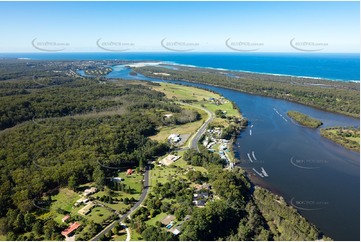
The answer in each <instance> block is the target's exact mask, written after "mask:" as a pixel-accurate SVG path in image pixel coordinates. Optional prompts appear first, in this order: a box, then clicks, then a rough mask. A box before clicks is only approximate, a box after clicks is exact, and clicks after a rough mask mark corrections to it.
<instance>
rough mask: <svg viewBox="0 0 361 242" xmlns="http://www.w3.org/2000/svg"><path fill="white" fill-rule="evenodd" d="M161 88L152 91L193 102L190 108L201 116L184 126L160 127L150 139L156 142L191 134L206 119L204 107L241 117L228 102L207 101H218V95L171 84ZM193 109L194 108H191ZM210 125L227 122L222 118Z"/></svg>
mask: <svg viewBox="0 0 361 242" xmlns="http://www.w3.org/2000/svg"><path fill="white" fill-rule="evenodd" d="M160 85H161V86H157V87H153V89H155V90H157V91H160V92H163V93H164V94H165V95H166V97H167V98H169V99H174V100H178V101H181V100H194V101H196V102H193V103H192V104H191V106H193V107H195V108H196V110H197V111H198V112H199V113H200V114H201V117H202V118H201V120H199V121H197V122H193V123H188V124H184V125H177V126H173V127H162V128H160V130H159V133H158V134H156V135H154V136H151V137H150V138H151V139H153V140H157V141H165V140H166V139H167V138H168V137H169V135H170V134H172V133H178V134H193V133H194V132H195V131H196V130H197V129H198V128H199V127H200V126H201V125H202V124H203V122H204V121H205V120H206V119H207V118H208V114H207V113H206V112H205V111H204V110H202V109H201V108H202V107H204V108H206V109H208V110H210V111H211V112H213V113H214V112H215V111H216V110H222V111H225V112H226V115H227V116H236V117H241V114H240V113H239V111H238V110H237V109H234V108H233V105H232V103H231V102H230V101H228V100H225V101H223V103H222V104H219V105H216V104H215V103H213V102H211V101H209V98H214V99H220V98H221V96H220V95H219V94H215V93H212V92H209V91H206V90H203V89H198V88H195V87H188V86H181V85H176V84H172V83H160ZM182 108H191V107H190V106H188V105H183V107H182ZM193 109H194V108H193ZM212 124H216V126H224V127H227V126H228V122H227V120H225V119H222V118H215V119H214V120H213V122H212Z"/></svg>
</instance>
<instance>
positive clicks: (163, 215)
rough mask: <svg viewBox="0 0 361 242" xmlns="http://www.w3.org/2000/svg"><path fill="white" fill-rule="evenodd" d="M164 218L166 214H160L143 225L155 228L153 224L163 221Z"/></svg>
mask: <svg viewBox="0 0 361 242" xmlns="http://www.w3.org/2000/svg"><path fill="white" fill-rule="evenodd" d="M165 216H167V213H160V214H158V215H157V216H155V217H154V218H151V219H149V220H147V221H146V222H145V223H146V224H148V225H153V226H155V223H156V222H157V221H160V220H162V219H164V217H165Z"/></svg>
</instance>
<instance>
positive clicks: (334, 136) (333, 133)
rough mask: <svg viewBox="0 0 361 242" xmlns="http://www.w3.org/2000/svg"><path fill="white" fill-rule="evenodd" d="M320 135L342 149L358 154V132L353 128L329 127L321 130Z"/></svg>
mask: <svg viewBox="0 0 361 242" xmlns="http://www.w3.org/2000/svg"><path fill="white" fill-rule="evenodd" d="M320 134H321V135H322V136H323V137H325V138H327V139H329V140H332V141H333V142H335V143H337V144H340V145H342V146H343V147H345V148H347V149H350V150H353V151H357V152H360V130H359V129H356V128H354V127H330V128H326V129H321V130H320Z"/></svg>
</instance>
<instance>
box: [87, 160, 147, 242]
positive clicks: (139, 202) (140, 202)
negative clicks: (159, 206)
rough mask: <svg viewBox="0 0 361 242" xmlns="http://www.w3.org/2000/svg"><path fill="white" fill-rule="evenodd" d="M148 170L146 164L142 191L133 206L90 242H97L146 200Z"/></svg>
mask: <svg viewBox="0 0 361 242" xmlns="http://www.w3.org/2000/svg"><path fill="white" fill-rule="evenodd" d="M149 170H150V164H148V165H147V166H146V168H145V173H144V189H143V191H142V194H141V195H140V198H139V200H138V202H137V203H135V204H134V206H133V207H132V208H131V209H130V211H128V212H127V213H125V214H123V215H121V216H120V217H119V219H118V220H116V221H114V222H113V223H111V224H109V225H108V226H107V227H105V229H103V230H102V231H101V232H100V233H99V234H97V235H96V236H95V237H94V238H92V239H91V241H97V240H99V238H100V236H102V235H103V234H106V233H108V232H109V231H110V230H112V229H113V228H114V226H115V225H116V224H117V223H121V222H122V221H123V220H124V219H125V218H126V217H128V216H129V215H130V214H131V213H132V212H133V211H134V210H136V209H137V208H138V207H139V206H140V205H141V204H142V203H143V201H144V199H145V198H146V196H147V194H148V192H149V180H150V176H149Z"/></svg>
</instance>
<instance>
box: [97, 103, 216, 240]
mask: <svg viewBox="0 0 361 242" xmlns="http://www.w3.org/2000/svg"><path fill="white" fill-rule="evenodd" d="M181 104H182V105H188V106H191V107H194V106H192V105H189V104H187V103H181ZM195 108H199V109H202V110H203V111H205V112H206V113H207V114H208V116H209V117H208V119H207V120H206V121H205V122H204V123H203V124H202V126H201V127H200V128H199V129H198V130H197V132H196V133H195V134H194V135H193V137H192V139H191V141H190V148H193V149H196V150H197V151H198V152H199V148H198V142H199V139H200V138H201V137H202V135H203V134H204V133H205V132H206V129H207V126H208V124H209V123H210V122H212V120H213V119H214V114H213V113H212V112H211V111H209V110H208V109H206V108H203V107H195ZM149 171H150V164H149V163H148V165H147V166H146V167H145V173H144V189H143V191H142V194H141V196H140V198H139V200H138V202H137V203H135V204H134V206H133V207H132V208H131V209H130V210H129V211H128V212H127V213H125V214H123V215H119V219H118V220H116V221H114V222H112V223H111V224H109V225H108V226H107V227H105V228H104V229H103V230H102V231H100V232H99V233H98V234H97V235H96V236H94V237H93V238H92V239H91V241H97V240H99V238H100V236H102V235H104V234H106V233H108V232H109V231H110V230H112V229H113V228H114V226H115V225H116V224H117V223H121V222H122V221H123V220H124V219H125V218H126V217H128V216H129V215H130V214H131V213H132V212H133V211H134V210H136V209H137V208H138V207H139V206H140V205H141V204H142V203H143V201H144V199H145V198H146V197H147V194H148V192H149V181H150V176H149Z"/></svg>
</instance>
